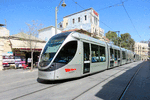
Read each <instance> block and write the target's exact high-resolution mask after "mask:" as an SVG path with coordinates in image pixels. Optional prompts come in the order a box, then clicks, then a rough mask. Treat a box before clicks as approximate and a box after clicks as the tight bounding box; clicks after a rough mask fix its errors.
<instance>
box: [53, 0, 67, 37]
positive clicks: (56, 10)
mask: <svg viewBox="0 0 150 100" xmlns="http://www.w3.org/2000/svg"><path fill="white" fill-rule="evenodd" d="M62 1H63V3H62V5H61V6H63V7H66V4H65V2H64V0H61V1H60V3H59V5H58V7H57V6H56V8H55V35H56V34H57V12H58V9H59V6H60V4H61V2H62Z"/></svg>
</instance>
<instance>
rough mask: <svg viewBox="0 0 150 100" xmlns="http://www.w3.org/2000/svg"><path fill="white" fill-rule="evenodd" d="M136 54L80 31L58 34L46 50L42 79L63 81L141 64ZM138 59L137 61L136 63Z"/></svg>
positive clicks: (42, 57) (41, 63) (40, 67)
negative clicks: (134, 62)
mask: <svg viewBox="0 0 150 100" xmlns="http://www.w3.org/2000/svg"><path fill="white" fill-rule="evenodd" d="M137 58H138V55H137V54H134V53H133V52H132V51H129V50H126V49H124V48H120V47H118V46H115V45H112V44H108V43H106V42H103V41H100V40H98V39H95V38H92V37H89V36H87V35H84V34H81V33H79V32H76V31H72V32H64V33H60V34H56V35H55V36H53V37H52V38H50V39H49V41H48V42H47V43H46V45H45V47H44V48H43V49H42V52H41V54H40V58H39V62H38V78H39V79H44V80H62V79H69V78H76V77H81V76H84V75H87V74H92V73H96V72H99V71H102V70H106V69H109V68H113V67H116V66H120V65H123V64H127V63H131V62H133V61H138V59H137ZM134 59H136V60H134Z"/></svg>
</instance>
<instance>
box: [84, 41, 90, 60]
mask: <svg viewBox="0 0 150 100" xmlns="http://www.w3.org/2000/svg"><path fill="white" fill-rule="evenodd" d="M83 46H84V48H83V49H84V61H88V60H90V50H89V49H90V48H89V44H88V43H83Z"/></svg>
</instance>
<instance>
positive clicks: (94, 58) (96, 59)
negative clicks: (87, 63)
mask: <svg viewBox="0 0 150 100" xmlns="http://www.w3.org/2000/svg"><path fill="white" fill-rule="evenodd" d="M91 51H92V63H95V62H100V59H99V51H98V46H97V45H93V44H92V45H91Z"/></svg>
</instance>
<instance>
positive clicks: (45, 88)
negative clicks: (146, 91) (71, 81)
mask: <svg viewBox="0 0 150 100" xmlns="http://www.w3.org/2000/svg"><path fill="white" fill-rule="evenodd" d="M140 66H142V64H141V65H139V67H140ZM125 69H128V67H126V68H123V69H121V70H120V71H118V72H116V73H114V74H113V75H111V76H109V77H108V78H106V79H104V80H103V81H101V82H99V83H97V84H95V85H94V86H92V87H90V88H88V89H87V90H85V91H83V92H82V93H80V94H79V95H77V96H76V97H74V98H73V99H72V100H75V99H77V98H78V97H80V96H82V95H83V94H85V93H86V92H88V91H90V90H91V89H93V88H94V87H96V86H98V85H99V84H101V83H103V82H105V81H107V80H108V79H110V78H112V77H115V75H116V74H118V73H120V72H122V71H124V70H125ZM136 72H137V71H136ZM62 83H63V82H61V83H57V84H52V85H51V86H48V87H44V88H42V89H38V90H35V91H33V92H29V93H26V94H23V95H20V96H18V97H15V98H13V99H11V100H17V99H20V98H23V97H26V96H29V95H32V94H34V93H38V92H41V91H44V90H47V89H50V88H53V87H55V86H58V85H60V84H62ZM29 85H32V84H29ZM20 88H21V87H20Z"/></svg>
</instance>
